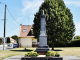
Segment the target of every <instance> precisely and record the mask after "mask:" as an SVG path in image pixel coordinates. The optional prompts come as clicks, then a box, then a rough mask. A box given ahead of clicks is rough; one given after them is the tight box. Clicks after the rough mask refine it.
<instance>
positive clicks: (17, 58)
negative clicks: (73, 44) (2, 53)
mask: <svg viewBox="0 0 80 60" xmlns="http://www.w3.org/2000/svg"><path fill="white" fill-rule="evenodd" d="M21 57H23V56H21V55H16V56H12V57H8V58H5V59H4V60H21ZM61 57H63V60H80V58H79V57H76V56H61Z"/></svg>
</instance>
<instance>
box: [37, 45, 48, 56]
mask: <svg viewBox="0 0 80 60" xmlns="http://www.w3.org/2000/svg"><path fill="white" fill-rule="evenodd" d="M47 51H49V47H48V46H38V48H37V49H36V52H37V53H39V55H45V54H46V53H47Z"/></svg>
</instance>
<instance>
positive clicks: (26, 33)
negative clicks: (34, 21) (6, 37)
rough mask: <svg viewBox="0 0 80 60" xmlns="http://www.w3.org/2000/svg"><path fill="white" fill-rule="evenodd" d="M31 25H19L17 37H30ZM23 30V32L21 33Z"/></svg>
mask: <svg viewBox="0 0 80 60" xmlns="http://www.w3.org/2000/svg"><path fill="white" fill-rule="evenodd" d="M31 28H32V25H20V35H19V37H28V36H32V35H31V34H30V33H31ZM23 30H24V32H23Z"/></svg>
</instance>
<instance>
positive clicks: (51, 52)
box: [46, 51, 55, 56]
mask: <svg viewBox="0 0 80 60" xmlns="http://www.w3.org/2000/svg"><path fill="white" fill-rule="evenodd" d="M54 55H55V52H54V51H48V52H47V53H46V56H54Z"/></svg>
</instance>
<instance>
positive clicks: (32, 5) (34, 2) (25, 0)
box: [21, 0, 43, 15]
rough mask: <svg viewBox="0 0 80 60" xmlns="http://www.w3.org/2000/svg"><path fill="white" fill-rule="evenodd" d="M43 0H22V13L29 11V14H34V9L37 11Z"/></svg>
mask: <svg viewBox="0 0 80 60" xmlns="http://www.w3.org/2000/svg"><path fill="white" fill-rule="evenodd" d="M42 2H43V0H22V4H23V7H24V8H23V9H21V11H22V14H23V15H26V14H27V13H26V12H29V13H30V14H31V13H32V14H34V13H35V12H36V11H38V9H39V6H40V5H41V3H42Z"/></svg>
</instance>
